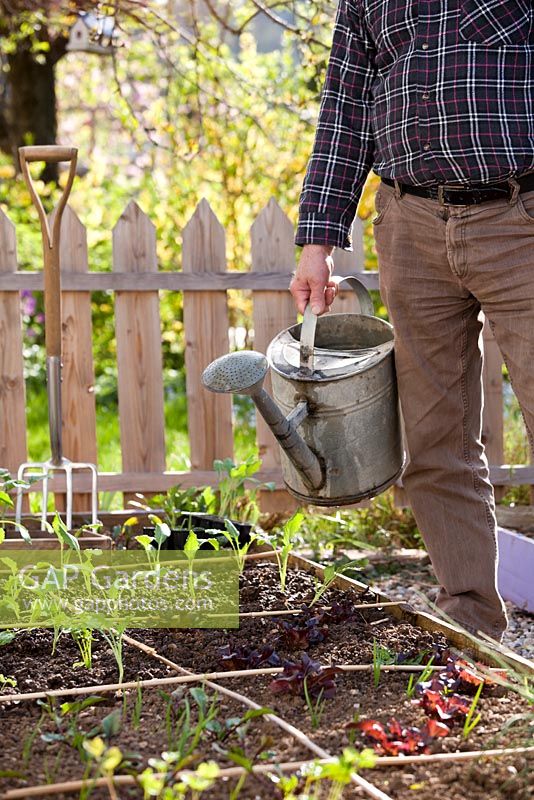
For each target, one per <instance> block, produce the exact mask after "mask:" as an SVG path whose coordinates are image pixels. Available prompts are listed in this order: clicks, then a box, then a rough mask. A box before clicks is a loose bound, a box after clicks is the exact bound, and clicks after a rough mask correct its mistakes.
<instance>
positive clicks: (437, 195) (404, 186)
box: [381, 172, 534, 206]
mask: <svg viewBox="0 0 534 800" xmlns="http://www.w3.org/2000/svg"><path fill="white" fill-rule="evenodd" d="M381 180H382V183H385V184H386V186H395V185H396V181H392V180H390V179H389V178H382V179H381ZM397 185H398V187H399V189H400V191H401V193H402V194H404V193H406V194H415V195H417V197H428V198H429V199H430V200H438V201H439V202H440V203H442V204H443V205H447V206H470V205H476V204H477V203H485V202H487V201H488V200H498V199H499V198H502V197H506V198H509V199H511V198H512V197H514V196H517V194H519V192H526V191H528V190H529V189H534V172H529V173H526V174H525V175H520V176H519V177H518V178H511V179H510V180H509V181H502V183H488V184H485V185H483V186H477V187H472V188H470V187H468V186H448V185H447V184H442V185H438V184H436V185H434V186H413V185H411V184H409V183H398V182H397ZM514 193H515V194H514Z"/></svg>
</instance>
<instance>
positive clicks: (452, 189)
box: [438, 183, 472, 206]
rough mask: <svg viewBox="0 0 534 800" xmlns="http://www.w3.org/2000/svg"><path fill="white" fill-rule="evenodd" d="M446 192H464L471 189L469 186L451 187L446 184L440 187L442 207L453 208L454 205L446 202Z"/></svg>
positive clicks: (439, 200)
mask: <svg viewBox="0 0 534 800" xmlns="http://www.w3.org/2000/svg"><path fill="white" fill-rule="evenodd" d="M445 191H453V192H462V191H470V189H469V187H468V186H449V185H447V184H446V183H442V184H440V185H439V186H438V203H439V204H440V205H442V206H453V205H454V203H446V202H445V196H444V193H445ZM471 191H472V190H471Z"/></svg>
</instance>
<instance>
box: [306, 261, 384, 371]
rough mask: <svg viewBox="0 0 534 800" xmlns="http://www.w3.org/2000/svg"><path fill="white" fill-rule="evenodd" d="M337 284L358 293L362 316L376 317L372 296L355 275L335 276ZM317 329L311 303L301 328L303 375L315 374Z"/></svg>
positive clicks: (333, 277)
mask: <svg viewBox="0 0 534 800" xmlns="http://www.w3.org/2000/svg"><path fill="white" fill-rule="evenodd" d="M330 280H331V281H334V282H335V283H337V284H338V286H339V284H340V283H344V282H346V283H348V284H349V285H350V287H351V288H352V289H353V290H354V291H355V292H356V296H357V297H358V302H359V303H360V314H364V315H365V316H368V317H372V316H374V306H373V301H372V298H371V295H370V294H369V292H368V291H367V289H366V288H365V286H364V285H363V283H362V282H361V281H359V280H358V278H356V277H354V275H347V276H341V275H333V276H332V277H331V278H330ZM316 328H317V316H316V315H315V314H314V313H313V311H312V310H311V303H308V305H307V306H306V308H305V310H304V319H303V321H302V325H301V328H300V370H301V372H302V374H303V375H309V374H310V373H312V372H313V349H314V347H315V330H316Z"/></svg>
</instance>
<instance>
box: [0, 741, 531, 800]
mask: <svg viewBox="0 0 534 800" xmlns="http://www.w3.org/2000/svg"><path fill="white" fill-rule="evenodd" d="M531 752H534V747H515V748H499V749H495V750H470V751H466V752H462V753H434V754H432V755H421V756H380V757H378V758H377V759H376V767H389V766H391V767H393V766H396V767H403V766H405V765H408V764H429V763H433V762H437V761H470V760H474V759H478V758H506V757H510V758H511V757H512V756H518V755H524V754H527V753H531ZM333 761H334V759H333V758H317V759H314V760H313V761H284V762H282V763H280V764H255V765H254V766H253V767H252V768H251V770H245V769H244V767H228V768H226V769H221V770H220V772H219V774H218V776H217V778H218V779H221V778H239V777H241V776H242V775H244V774H249V773H250V772H252V773H253V774H254V775H261V774H266V773H269V772H273V773H278V772H293V771H295V772H296V771H297V770H300V769H302V768H303V767H308V766H311V765H313V764H329V763H332V762H333ZM192 772H193V771H192V770H187V769H184V770H180V771H179V772H177V773H176V775H175V776H174V777H175V778H176V779H177V780H179V779H180V778H181V777H182V776H185V775H190V774H192ZM154 777H156V778H163V777H164V775H163V773H158V774H156V775H155V776H154ZM109 783H112V784H113V785H114V786H133V785H135V783H136V779H135V777H134V776H133V775H114V776H113V777H112V778H109V777H107V778H97V779H96V780H92V781H91V780H76V781H65V782H63V783H53V784H47V785H46V786H30V787H28V788H26V789H10V790H9V791H7V792H5V793H4V794H3V795H2V800H24V798H26V797H43V796H45V795H47V794H61V793H65V794H66V793H68V792H75V791H79V790H80V789H84V788H86V787H95V788H97V787H99V786H109Z"/></svg>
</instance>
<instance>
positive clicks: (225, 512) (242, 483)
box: [213, 455, 274, 524]
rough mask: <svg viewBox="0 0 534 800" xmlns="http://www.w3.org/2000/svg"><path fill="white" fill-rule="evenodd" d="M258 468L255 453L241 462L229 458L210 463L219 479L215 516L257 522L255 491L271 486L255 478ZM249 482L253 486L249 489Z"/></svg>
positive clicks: (257, 509)
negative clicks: (236, 462)
mask: <svg viewBox="0 0 534 800" xmlns="http://www.w3.org/2000/svg"><path fill="white" fill-rule="evenodd" d="M260 467H261V459H259V458H256V456H254V455H252V456H249V457H248V458H247V459H246V460H245V461H243V462H242V463H240V464H235V463H234V462H233V461H232V459H231V458H225V459H224V460H222V461H221V460H220V459H216V460H215V461H214V462H213V469H214V470H215V471H216V473H217V480H218V483H217V498H218V506H217V510H216V513H217V515H218V516H220V517H223V518H224V519H233V520H238V521H239V522H251V523H253V524H254V523H256V522H257V521H258V518H259V516H260V510H259V506H258V491H259V490H260V489H262V488H263V489H270V490H271V491H272V490H273V489H274V484H273V483H262V482H261V481H259V480H258V479H257V478H255V477H254V475H255V474H256V473H257V472H258V471H259V469H260ZM251 484H252V486H253V487H254V488H251Z"/></svg>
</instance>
